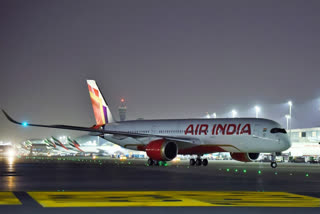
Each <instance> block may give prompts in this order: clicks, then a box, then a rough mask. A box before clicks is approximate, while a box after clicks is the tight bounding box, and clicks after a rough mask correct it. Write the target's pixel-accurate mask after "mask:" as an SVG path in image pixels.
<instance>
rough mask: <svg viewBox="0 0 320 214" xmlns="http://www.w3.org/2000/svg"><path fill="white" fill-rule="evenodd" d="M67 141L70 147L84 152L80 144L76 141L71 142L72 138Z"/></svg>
mask: <svg viewBox="0 0 320 214" xmlns="http://www.w3.org/2000/svg"><path fill="white" fill-rule="evenodd" d="M67 140H68V143H69V145H70V146H72V148H73V149H77V150H79V151H80V152H84V151H83V150H82V149H80V144H79V143H78V142H77V141H76V140H71V138H70V137H68V138H67Z"/></svg>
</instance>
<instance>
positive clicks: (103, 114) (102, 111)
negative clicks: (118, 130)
mask: <svg viewBox="0 0 320 214" xmlns="http://www.w3.org/2000/svg"><path fill="white" fill-rule="evenodd" d="M87 83H88V89H89V94H90V99H91V103H92V108H93V113H94V117H95V119H96V125H105V124H107V123H112V122H114V120H113V117H112V114H111V111H110V109H109V107H108V105H107V103H106V101H105V100H104V98H103V95H102V93H101V92H100V90H99V88H98V85H97V83H96V81H94V80H87Z"/></svg>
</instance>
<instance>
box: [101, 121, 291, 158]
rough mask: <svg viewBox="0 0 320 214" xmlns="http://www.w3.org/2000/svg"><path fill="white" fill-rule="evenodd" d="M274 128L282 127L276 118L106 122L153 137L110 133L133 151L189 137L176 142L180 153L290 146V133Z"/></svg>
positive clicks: (113, 127) (113, 139)
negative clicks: (171, 139) (151, 143)
mask: <svg viewBox="0 0 320 214" xmlns="http://www.w3.org/2000/svg"><path fill="white" fill-rule="evenodd" d="M273 128H281V126H280V125H279V124H278V123H276V122H275V121H272V120H268V119H258V118H221V119H220V118H219V119H178V120H174V119H172V120H136V121H124V122H117V123H111V124H107V125H106V126H105V130H109V131H119V132H128V133H137V134H148V135H153V136H152V137H137V138H133V137H126V136H121V135H109V134H107V135H104V138H105V139H107V140H109V141H110V142H113V143H115V144H118V145H120V146H122V147H125V148H128V149H133V150H142V148H143V146H145V145H147V144H148V143H149V142H151V141H153V140H157V139H160V138H161V137H163V138H169V139H170V137H171V138H174V137H177V138H180V139H186V142H187V141H189V142H187V143H181V142H178V143H177V144H178V149H179V150H178V151H179V154H205V153H213V152H251V153H259V152H266V153H267V152H281V151H284V150H286V149H288V148H289V147H290V146H291V142H290V140H289V138H288V135H287V134H286V133H271V132H270V130H271V129H273ZM154 135H156V137H154ZM173 141H174V140H173Z"/></svg>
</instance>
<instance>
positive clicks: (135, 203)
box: [28, 191, 320, 207]
mask: <svg viewBox="0 0 320 214" xmlns="http://www.w3.org/2000/svg"><path fill="white" fill-rule="evenodd" d="M28 194H29V195H30V196H31V197H32V198H33V199H34V200H36V201H37V202H38V203H40V204H41V205H42V206H43V207H152V206H155V207H173V206H174V207H181V206H182V207H203V206H205V207H210V206H241V207H320V199H319V198H314V197H310V196H304V195H298V194H293V193H286V192H248V191H231V192H228V191H227V192H226V191H104V192H100V191H97V192H28Z"/></svg>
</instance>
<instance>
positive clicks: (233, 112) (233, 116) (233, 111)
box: [231, 109, 238, 118]
mask: <svg viewBox="0 0 320 214" xmlns="http://www.w3.org/2000/svg"><path fill="white" fill-rule="evenodd" d="M231 114H232V118H235V117H236V116H237V114H238V112H237V111H236V110H234V109H233V110H232V111H231Z"/></svg>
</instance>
